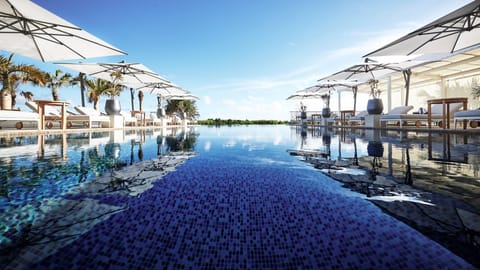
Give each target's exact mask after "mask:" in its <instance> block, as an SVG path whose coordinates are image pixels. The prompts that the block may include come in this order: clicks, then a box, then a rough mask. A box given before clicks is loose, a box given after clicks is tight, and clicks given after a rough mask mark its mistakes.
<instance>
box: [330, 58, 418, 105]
mask: <svg viewBox="0 0 480 270" xmlns="http://www.w3.org/2000/svg"><path fill="white" fill-rule="evenodd" d="M425 62H427V60H409V61H403V62H399V63H380V62H372V60H370V59H369V58H366V59H365V62H364V63H361V64H357V65H353V66H350V67H348V68H346V69H344V70H342V71H339V72H337V73H334V74H332V75H330V76H327V77H325V78H322V79H320V81H345V80H348V81H351V82H352V83H354V82H358V84H362V83H367V82H369V81H371V80H376V79H379V78H382V77H385V76H387V75H389V74H392V73H394V72H402V73H403V75H404V79H405V89H406V99H405V106H407V105H408V95H409V89H410V76H411V74H412V72H411V68H412V67H414V66H418V65H420V64H423V63H425Z"/></svg>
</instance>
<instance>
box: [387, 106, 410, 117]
mask: <svg viewBox="0 0 480 270" xmlns="http://www.w3.org/2000/svg"><path fill="white" fill-rule="evenodd" d="M411 109H413V106H412V105H409V106H398V107H395V108H393V109H392V110H391V111H390V112H389V113H388V114H389V115H394V114H406V113H408V112H409V111H410V110H411Z"/></svg>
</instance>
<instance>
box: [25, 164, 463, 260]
mask: <svg viewBox="0 0 480 270" xmlns="http://www.w3.org/2000/svg"><path fill="white" fill-rule="evenodd" d="M199 159H200V158H199ZM225 163H231V162H226V161H222V160H217V161H214V162H211V163H209V164H208V166H205V165H206V164H205V163H203V162H195V160H192V161H189V162H187V164H185V166H183V167H181V168H180V169H179V170H178V171H177V172H175V173H172V174H170V175H167V176H166V177H165V178H164V179H161V180H160V181H158V182H156V183H155V185H154V187H153V189H151V190H149V191H147V192H145V193H143V194H142V195H141V197H130V198H128V199H126V200H123V199H117V198H109V199H108V201H109V202H108V203H111V204H113V205H116V206H125V205H127V206H128V208H127V209H125V210H124V211H121V212H119V213H117V214H115V215H112V216H111V217H110V218H109V219H107V220H106V221H104V222H101V223H99V224H97V225H96V226H95V227H94V228H93V229H92V230H90V231H89V232H88V233H86V234H85V235H84V236H82V237H81V238H80V239H79V240H77V241H75V242H74V243H71V244H70V245H68V246H66V247H64V248H62V249H61V250H58V251H57V252H56V253H54V254H52V255H51V256H50V257H48V258H47V259H45V260H43V261H41V262H39V263H38V264H37V265H35V266H34V268H36V269H115V268H123V269H226V268H228V269H232V268H233V269H259V268H261V269H265V268H268V269H276V268H281V269H319V268H331V269H445V268H447V269H453V268H455V269H469V268H471V267H470V266H469V265H468V264H467V263H465V262H464V261H463V260H462V259H460V258H458V257H456V256H455V255H453V254H452V253H450V252H449V251H448V250H446V249H444V248H443V247H441V246H440V245H439V244H437V243H435V242H433V241H431V240H429V239H428V238H426V237H424V236H423V235H421V234H420V233H418V232H416V231H414V230H413V229H411V228H410V227H408V226H406V225H404V224H402V223H401V222H398V221H397V220H395V219H393V218H391V217H390V216H388V215H385V214H383V213H382V212H381V211H380V210H379V209H377V208H376V207H374V206H372V205H371V204H370V203H368V202H366V201H364V200H363V199H362V198H359V197H356V196H353V195H352V194H350V193H349V192H338V191H336V190H337V189H338V186H337V185H336V184H335V183H333V184H332V183H329V182H330V181H331V180H329V179H327V178H325V177H323V176H320V175H316V177H312V174H311V172H310V171H308V170H307V171H299V172H298V171H292V170H285V169H282V168H278V167H277V168H272V167H270V166H253V167H244V166H242V164H238V165H235V164H233V163H231V164H229V165H228V167H229V169H225ZM187 167H188V170H187Z"/></svg>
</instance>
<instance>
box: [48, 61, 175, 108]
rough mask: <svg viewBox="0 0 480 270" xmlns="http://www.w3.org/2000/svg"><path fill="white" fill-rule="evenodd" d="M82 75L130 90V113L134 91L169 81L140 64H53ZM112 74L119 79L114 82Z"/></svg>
mask: <svg viewBox="0 0 480 270" xmlns="http://www.w3.org/2000/svg"><path fill="white" fill-rule="evenodd" d="M55 64H58V65H61V66H64V67H67V68H70V69H73V70H76V71H79V72H82V73H85V74H86V75H87V76H92V77H95V78H99V79H103V80H107V81H113V82H114V83H115V84H118V85H123V86H125V87H129V88H130V92H131V101H132V111H134V110H135V108H134V94H133V92H134V90H133V89H135V88H138V87H140V86H142V85H145V84H146V83H153V82H158V83H160V82H161V83H169V81H168V80H167V79H165V78H163V77H161V76H160V75H158V74H157V73H155V72H153V71H152V70H150V69H149V68H147V67H146V66H145V65H143V64H140V63H126V62H123V61H122V62H119V63H85V62H84V63H82V62H79V63H55ZM113 73H120V74H121V79H120V80H119V81H115V80H114V78H113V77H112V74H113Z"/></svg>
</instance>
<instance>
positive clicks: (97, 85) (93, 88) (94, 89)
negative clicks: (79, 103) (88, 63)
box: [85, 79, 113, 110]
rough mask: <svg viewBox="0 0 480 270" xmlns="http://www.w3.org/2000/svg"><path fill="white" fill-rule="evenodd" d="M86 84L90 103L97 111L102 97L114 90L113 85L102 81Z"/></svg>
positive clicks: (95, 80)
mask: <svg viewBox="0 0 480 270" xmlns="http://www.w3.org/2000/svg"><path fill="white" fill-rule="evenodd" d="M85 84H86V85H87V97H88V102H90V103H93V108H94V109H95V110H97V109H98V108H97V105H98V102H99V101H100V97H101V96H102V95H105V94H106V93H107V92H108V91H110V89H112V88H113V84H112V83H111V82H109V81H106V80H102V79H90V80H85Z"/></svg>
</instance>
